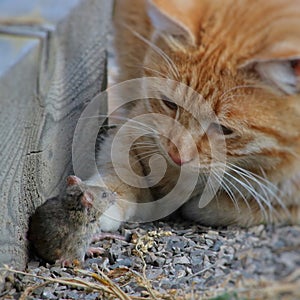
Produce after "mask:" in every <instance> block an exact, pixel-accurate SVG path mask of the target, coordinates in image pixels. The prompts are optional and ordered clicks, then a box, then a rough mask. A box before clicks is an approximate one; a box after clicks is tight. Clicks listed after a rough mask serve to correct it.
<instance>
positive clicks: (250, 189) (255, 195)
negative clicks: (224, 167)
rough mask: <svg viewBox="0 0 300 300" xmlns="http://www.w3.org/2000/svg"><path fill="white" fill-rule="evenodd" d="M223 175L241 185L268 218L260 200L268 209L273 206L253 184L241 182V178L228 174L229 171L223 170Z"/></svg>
mask: <svg viewBox="0 0 300 300" xmlns="http://www.w3.org/2000/svg"><path fill="white" fill-rule="evenodd" d="M225 176H227V177H230V178H231V179H232V180H234V181H235V182H236V183H238V184H239V185H240V186H241V187H243V188H244V189H245V190H246V191H247V192H248V193H249V194H250V195H251V196H252V197H253V198H254V200H255V201H256V202H257V204H258V206H259V208H260V210H261V212H262V213H263V215H264V216H265V219H266V220H268V219H269V215H268V213H267V211H266V208H265V207H264V205H263V204H262V202H263V203H264V204H265V205H266V206H267V207H268V209H269V210H270V211H272V209H273V207H272V205H271V204H270V203H269V202H268V201H267V200H266V199H265V198H264V197H262V196H261V195H260V194H259V193H258V192H257V191H256V190H255V189H254V188H253V186H251V185H249V184H247V183H245V182H243V181H242V180H240V179H238V178H237V177H236V176H234V175H232V174H230V173H229V172H225Z"/></svg>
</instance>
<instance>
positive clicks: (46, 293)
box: [41, 287, 56, 299]
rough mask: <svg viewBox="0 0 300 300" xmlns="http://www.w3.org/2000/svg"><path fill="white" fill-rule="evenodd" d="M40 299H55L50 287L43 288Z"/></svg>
mask: <svg viewBox="0 0 300 300" xmlns="http://www.w3.org/2000/svg"><path fill="white" fill-rule="evenodd" d="M41 297H42V299H56V297H55V295H54V294H53V288H51V287H45V288H44V290H43V292H42V295H41Z"/></svg>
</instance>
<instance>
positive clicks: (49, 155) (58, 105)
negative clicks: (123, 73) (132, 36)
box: [0, 0, 112, 281]
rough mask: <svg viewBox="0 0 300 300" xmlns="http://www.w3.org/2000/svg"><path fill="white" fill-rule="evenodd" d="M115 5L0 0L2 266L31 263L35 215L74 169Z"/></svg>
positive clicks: (85, 0) (101, 77) (101, 83)
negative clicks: (75, 147)
mask: <svg viewBox="0 0 300 300" xmlns="http://www.w3.org/2000/svg"><path fill="white" fill-rule="evenodd" d="M9 2H10V3H9ZM12 3H13V4H12ZM25 3H26V5H25ZM111 10H112V1H107V0H68V1H63V2H62V1H60V0H43V1H40V0H35V1H31V0H30V1H29V0H28V1H25V2H24V1H23V0H14V1H10V0H2V1H0V103H1V104H0V105H1V106H0V265H1V264H10V265H13V266H14V267H17V268H23V267H24V266H25V264H26V260H27V248H26V247H27V239H26V232H27V229H28V218H29V215H30V214H31V213H32V212H33V211H34V209H35V208H36V207H37V206H39V205H40V204H41V203H42V202H44V201H45V200H46V199H47V198H49V197H51V196H54V195H57V194H58V193H59V192H61V191H62V190H63V189H64V178H65V176H66V175H68V174H70V173H71V172H72V164H71V161H72V157H71V145H72V138H73V132H74V128H75V125H76V122H77V120H78V118H79V116H80V113H81V112H82V110H83V108H84V107H85V105H86V104H87V103H88V102H89V101H90V100H91V99H92V98H93V97H94V96H95V95H96V94H97V93H99V91H100V90H101V89H103V88H104V87H105V83H106V78H105V76H106V75H105V73H106V52H105V49H106V46H107V45H106V43H107V39H106V35H107V32H108V28H109V26H110V17H111ZM5 45H6V46H5ZM8 47H11V49H13V48H14V49H15V50H14V51H15V52H10V53H11V55H8V57H9V58H6V59H5V61H4V59H3V58H4V52H5V50H7V49H8ZM5 53H7V51H6V52H5ZM106 111H107V104H106V103H103V105H102V107H101V113H106ZM0 281H1V275H0Z"/></svg>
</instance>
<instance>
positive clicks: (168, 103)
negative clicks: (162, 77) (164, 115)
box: [162, 96, 178, 110]
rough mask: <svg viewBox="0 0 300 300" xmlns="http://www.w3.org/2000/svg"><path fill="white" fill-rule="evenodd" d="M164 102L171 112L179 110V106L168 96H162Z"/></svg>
mask: <svg viewBox="0 0 300 300" xmlns="http://www.w3.org/2000/svg"><path fill="white" fill-rule="evenodd" d="M162 102H163V103H164V105H165V106H167V107H168V108H169V109H171V110H177V108H178V106H177V104H176V103H175V102H174V101H172V100H171V99H169V98H168V97H166V96H162Z"/></svg>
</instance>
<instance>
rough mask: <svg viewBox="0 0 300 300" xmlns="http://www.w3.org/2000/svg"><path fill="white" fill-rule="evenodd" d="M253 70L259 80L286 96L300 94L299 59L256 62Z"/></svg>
mask: <svg viewBox="0 0 300 300" xmlns="http://www.w3.org/2000/svg"><path fill="white" fill-rule="evenodd" d="M255 69H256V71H257V72H258V74H259V75H260V76H261V78H262V79H263V80H265V81H267V82H268V83H270V84H271V85H274V86H276V87H277V88H279V89H280V90H281V91H283V92H284V93H286V94H296V93H299V92H300V59H299V58H297V57H291V58H289V59H277V60H269V61H268V60H267V61H258V62H257V63H256V64H255Z"/></svg>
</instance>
